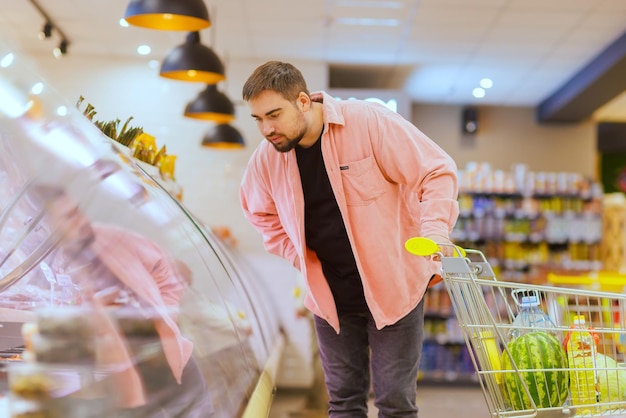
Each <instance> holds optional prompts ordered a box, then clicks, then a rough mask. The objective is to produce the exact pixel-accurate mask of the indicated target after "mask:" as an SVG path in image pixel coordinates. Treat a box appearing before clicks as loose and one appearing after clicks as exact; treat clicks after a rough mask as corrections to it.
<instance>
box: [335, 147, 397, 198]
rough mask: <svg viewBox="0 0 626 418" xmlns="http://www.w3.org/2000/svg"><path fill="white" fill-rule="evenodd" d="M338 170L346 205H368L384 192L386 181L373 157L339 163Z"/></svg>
mask: <svg viewBox="0 0 626 418" xmlns="http://www.w3.org/2000/svg"><path fill="white" fill-rule="evenodd" d="M339 168H340V171H339V172H340V173H341V181H342V182H343V190H344V194H345V197H346V203H347V204H348V205H354V206H357V205H369V204H371V203H372V202H373V201H375V200H376V199H377V198H378V197H379V196H381V195H382V194H383V193H384V192H385V181H386V180H385V178H384V177H383V175H382V173H381V172H380V169H379V168H378V165H377V164H376V161H375V160H374V157H367V158H364V159H362V160H358V161H351V162H348V163H341V165H340V167H339Z"/></svg>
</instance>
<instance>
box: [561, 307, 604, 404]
mask: <svg viewBox="0 0 626 418" xmlns="http://www.w3.org/2000/svg"><path fill="white" fill-rule="evenodd" d="M567 360H568V364H569V379H570V391H571V393H572V405H573V406H574V407H575V406H577V405H581V408H579V409H578V410H577V411H576V413H577V414H578V415H580V414H591V413H595V412H597V407H596V406H594V404H595V403H597V402H598V376H597V373H596V342H595V340H594V338H593V336H592V335H591V333H590V332H589V330H588V329H587V326H586V324H585V317H584V316H582V315H580V316H575V317H574V324H573V326H572V329H571V331H570V332H569V338H568V339H567Z"/></svg>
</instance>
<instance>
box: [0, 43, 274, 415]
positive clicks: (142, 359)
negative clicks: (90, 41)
mask: <svg viewBox="0 0 626 418" xmlns="http://www.w3.org/2000/svg"><path fill="white" fill-rule="evenodd" d="M4 56H6V53H4V51H3V50H2V47H1V46H0V59H1V57H4ZM18 58H19V57H17V58H16V59H15V60H14V62H13V63H12V64H11V65H9V66H7V67H6V68H5V67H2V68H0V103H1V104H0V314H2V316H1V317H0V318H2V327H0V356H2V358H5V359H7V358H9V357H11V358H13V359H14V362H15V363H16V365H15V367H14V368H12V370H11V371H10V372H9V380H10V382H9V381H8V380H5V382H4V384H5V385H4V386H5V387H6V388H7V391H12V392H11V393H12V397H11V401H12V407H15V408H16V409H14V410H12V411H13V412H14V413H15V415H16V416H18V414H24V416H25V415H26V414H28V413H33V414H34V413H36V412H37V411H45V412H46V414H47V415H46V416H63V417H72V416H76V417H81V418H82V417H91V416H107V415H105V414H106V413H108V412H97V411H109V412H110V411H111V410H113V416H124V417H126V416H128V417H151V416H155V417H156V416H159V417H161V416H168V417H186V418H189V417H203V418H204V417H225V418H233V417H237V416H239V415H240V414H241V412H242V411H243V409H244V408H245V404H246V402H247V399H249V397H250V394H251V392H252V390H253V389H254V386H255V384H256V383H257V381H258V378H259V376H260V373H261V369H262V367H263V364H262V363H263V362H264V361H266V360H267V357H268V355H269V347H268V345H269V344H271V342H272V341H273V340H274V339H275V335H277V333H278V332H279V331H278V324H277V323H275V321H273V320H269V319H268V318H266V317H263V315H265V316H267V315H272V312H269V309H268V306H273V305H268V304H267V303H265V305H264V307H263V309H259V308H258V307H257V306H256V305H257V304H256V303H255V302H254V299H253V298H254V297H255V296H256V297H260V294H257V295H252V294H250V292H249V291H246V287H245V286H242V283H241V281H242V280H249V278H245V279H244V278H243V277H244V276H241V275H240V274H239V273H238V270H237V267H236V266H234V265H233V264H232V260H231V259H228V258H227V257H228V255H227V252H225V251H224V248H221V247H219V244H216V242H215V238H214V237H212V236H211V235H210V234H208V233H207V232H206V231H205V229H204V228H202V227H200V226H199V225H198V223H197V222H196V221H195V220H194V219H193V218H192V217H191V216H190V215H189V214H188V213H187V212H186V211H185V210H184V207H182V206H181V204H180V202H178V201H177V200H176V199H174V198H173V197H172V196H171V195H169V194H168V193H167V192H165V191H164V190H163V189H162V188H161V187H160V186H159V184H158V183H157V182H155V181H154V180H153V179H152V178H151V177H149V176H148V175H147V174H146V173H145V172H144V171H143V170H142V169H141V168H140V167H139V166H138V165H137V164H136V163H135V161H134V160H133V159H132V158H130V157H129V156H128V155H127V154H125V153H124V152H122V151H120V149H119V148H117V147H116V146H115V145H114V144H111V141H110V140H109V139H108V138H106V137H104V136H103V135H102V133H101V132H100V131H99V129H98V128H96V127H95V126H93V124H91V123H90V122H89V121H88V120H87V119H86V118H85V117H84V116H83V115H82V114H81V113H79V112H78V111H77V110H76V109H74V111H72V109H73V107H72V106H67V105H66V104H65V103H63V101H62V100H61V99H60V98H58V97H55V95H54V93H53V90H52V89H49V88H45V86H44V88H43V89H42V93H41V94H40V95H38V96H36V97H34V96H31V95H30V93H29V88H28V87H27V86H32V85H34V84H35V82H43V81H42V80H40V78H39V77H38V76H37V75H36V74H33V73H32V72H29V71H28V69H27V68H25V67H19V65H17V64H18V61H19V59H18ZM44 84H45V83H44ZM59 106H66V108H67V109H68V113H67V114H59V113H57V112H56V109H58V108H59ZM264 302H267V301H264ZM264 333H266V334H268V333H273V335H264ZM50 376H63V378H59V379H56V380H55V381H56V382H57V383H55V384H54V385H52V386H50V385H49V384H48V383H49V382H50V381H51V380H50V379H49V378H50ZM52 380H54V379H52ZM1 381H2V379H1V378H0V383H2V382H1ZM34 382H35V383H37V382H38V384H39V386H37V385H35V384H34ZM13 383H15V385H13V386H12V387H10V385H11V384H13ZM25 383H27V384H28V385H30V386H29V387H31V388H37V387H38V388H39V389H38V392H36V393H34V394H33V393H28V391H24V390H23V389H21V388H23V387H24V384H25ZM0 386H1V385H0ZM37 394H39V395H37ZM29 396H30V397H31V398H30V399H27V398H29ZM37 396H39V398H37ZM33 397H34V398H37V399H35V401H36V402H35V401H33V399H32V398H33ZM43 399H45V400H46V401H45V402H43ZM99 405H100V406H102V405H106V408H104V407H103V408H102V409H99ZM164 413H165V415H163V414H164ZM109 416H110V415H109Z"/></svg>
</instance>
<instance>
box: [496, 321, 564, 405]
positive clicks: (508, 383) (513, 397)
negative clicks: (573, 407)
mask: <svg viewBox="0 0 626 418" xmlns="http://www.w3.org/2000/svg"><path fill="white" fill-rule="evenodd" d="M507 347H508V349H509V351H510V353H511V355H510V356H509V354H508V353H507V352H506V350H505V351H503V352H502V359H501V364H502V371H503V375H504V379H503V382H504V385H503V393H504V398H505V399H506V401H507V402H508V403H509V405H510V406H511V408H513V409H515V410H522V409H532V408H533V404H532V403H531V400H530V398H529V397H528V394H527V392H526V388H525V387H524V384H523V383H522V380H523V382H524V383H525V384H526V386H527V387H528V393H530V397H531V398H532V400H533V401H534V403H535V405H536V406H537V408H549V407H558V406H561V405H563V403H565V400H566V399H567V395H568V372H567V355H566V354H565V350H564V349H563V346H562V345H561V343H560V342H559V340H557V339H556V338H555V337H554V336H553V335H551V334H549V333H547V332H544V331H536V332H529V333H527V334H524V335H521V336H520V337H517V338H516V339H514V340H512V341H511V342H509V344H508V346H507ZM513 362H514V363H513ZM513 364H514V365H515V366H517V369H518V370H519V373H517V372H515V367H514V365H513Z"/></svg>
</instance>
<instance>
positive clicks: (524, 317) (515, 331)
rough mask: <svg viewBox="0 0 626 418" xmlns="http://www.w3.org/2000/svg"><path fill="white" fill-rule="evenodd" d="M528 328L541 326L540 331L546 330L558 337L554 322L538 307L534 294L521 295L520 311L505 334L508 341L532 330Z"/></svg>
mask: <svg viewBox="0 0 626 418" xmlns="http://www.w3.org/2000/svg"><path fill="white" fill-rule="evenodd" d="M530 328H541V329H542V331H546V332H548V333H550V334H552V335H553V336H555V337H556V338H557V339H559V335H558V333H557V332H556V326H555V325H554V322H552V320H551V319H550V317H549V316H548V315H547V314H546V313H545V312H544V311H542V310H541V308H539V300H538V299H537V296H536V295H530V296H523V297H522V300H521V303H520V311H519V313H518V314H517V316H516V317H515V319H513V323H512V326H511V329H510V330H509V332H508V334H507V337H508V341H512V340H514V339H515V338H517V337H519V336H521V335H524V334H526V333H528V332H532V331H533V330H532V329H530ZM559 341H560V340H559Z"/></svg>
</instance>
